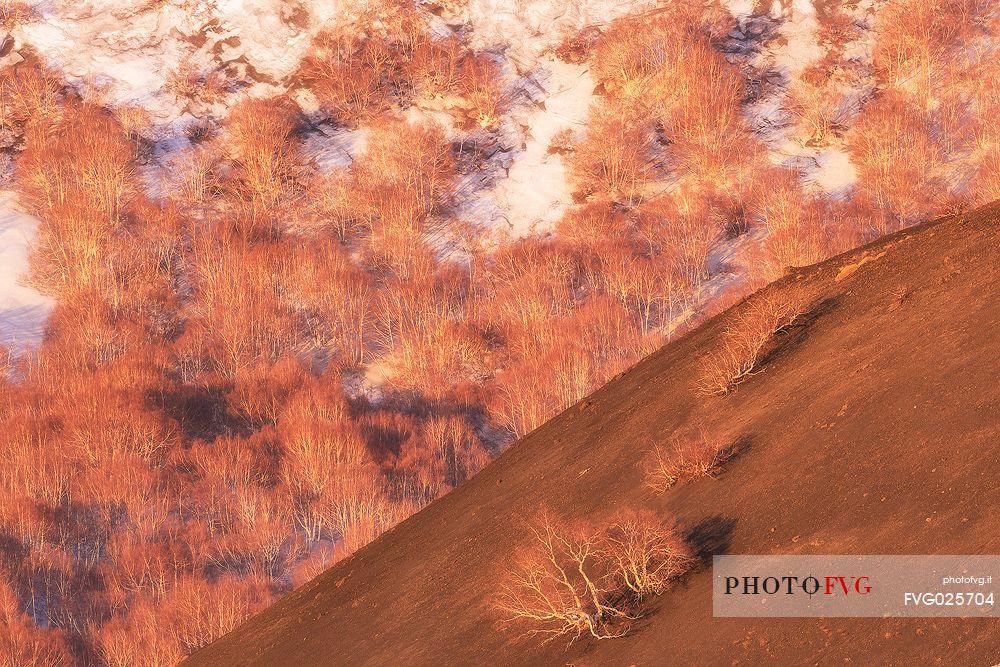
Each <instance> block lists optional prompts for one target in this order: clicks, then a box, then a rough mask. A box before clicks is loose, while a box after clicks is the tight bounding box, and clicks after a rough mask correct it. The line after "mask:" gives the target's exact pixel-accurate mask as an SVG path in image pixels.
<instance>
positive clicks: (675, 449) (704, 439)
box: [644, 431, 734, 493]
mask: <svg viewBox="0 0 1000 667" xmlns="http://www.w3.org/2000/svg"><path fill="white" fill-rule="evenodd" d="M733 454H734V452H733V449H732V448H731V447H728V448H724V447H721V446H720V445H719V443H718V442H716V441H715V440H713V439H711V438H709V437H708V436H707V435H706V434H705V432H704V431H701V432H699V433H698V435H695V436H683V437H682V436H675V437H674V438H673V441H672V442H671V443H670V444H669V445H666V446H660V445H656V446H655V447H654V448H653V450H652V451H651V452H650V453H649V455H648V456H647V457H646V460H645V462H644V468H645V471H646V486H647V487H649V488H650V489H652V490H653V491H655V492H656V493H663V492H664V491H666V490H667V489H669V488H670V487H672V486H674V485H675V484H678V483H680V482H682V481H685V480H688V479H696V478H698V477H712V476H714V475H715V473H716V472H717V471H718V470H719V468H720V467H721V466H722V465H723V464H724V463H725V462H726V461H727V460H729V459H730V458H731V457H732V456H733Z"/></svg>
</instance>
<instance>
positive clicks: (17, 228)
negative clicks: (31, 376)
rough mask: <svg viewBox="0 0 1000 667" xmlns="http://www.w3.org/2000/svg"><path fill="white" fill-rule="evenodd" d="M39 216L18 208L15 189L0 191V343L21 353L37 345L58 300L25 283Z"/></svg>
mask: <svg viewBox="0 0 1000 667" xmlns="http://www.w3.org/2000/svg"><path fill="white" fill-rule="evenodd" d="M37 228H38V220H36V219H35V218H33V217H31V216H30V215H28V214H26V213H23V212H21V211H19V210H18V208H17V204H16V200H15V198H14V195H13V193H11V192H9V191H0V345H3V346H4V347H7V348H9V349H10V350H11V351H12V352H14V353H18V352H21V351H23V350H24V349H25V348H26V347H28V346H34V345H37V344H38V343H39V342H40V341H41V339H42V334H43V333H44V329H45V321H46V319H47V318H48V315H49V311H51V310H52V307H53V306H54V305H55V303H54V302H53V301H52V300H51V299H49V298H48V297H46V296H44V295H42V294H39V293H38V292H36V291H35V290H33V289H31V288H30V287H26V286H24V285H23V284H21V280H22V278H23V277H24V274H25V272H27V270H28V247H29V246H30V244H31V242H32V240H33V239H34V237H35V232H36V229H37Z"/></svg>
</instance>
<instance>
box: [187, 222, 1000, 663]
mask: <svg viewBox="0 0 1000 667" xmlns="http://www.w3.org/2000/svg"><path fill="white" fill-rule="evenodd" d="M998 219H1000V206H996V205H994V206H993V207H989V208H987V209H983V210H981V211H978V212H975V213H971V214H966V215H965V216H962V217H954V218H945V219H942V220H938V221H935V222H932V223H928V224H925V225H921V226H919V227H915V228H912V229H910V230H907V231H905V232H902V233H899V234H896V235H894V236H891V237H888V238H885V239H883V240H881V241H879V242H877V243H876V244H874V245H873V246H870V247H867V248H862V249H861V250H858V251H855V252H853V253H850V254H848V255H845V256H841V257H838V258H834V259H832V260H830V261H827V262H825V263H823V264H820V265H817V266H814V267H809V268H804V269H794V270H792V271H790V273H789V275H788V276H786V278H784V279H783V280H781V281H779V282H777V283H775V284H773V285H771V286H769V287H768V288H766V289H767V290H779V291H781V290H791V289H794V288H795V287H796V286H805V287H806V288H807V289H809V290H810V292H811V293H812V294H814V295H815V296H816V298H817V299H818V301H819V302H820V304H821V305H820V306H819V307H818V308H817V309H816V310H815V311H814V312H813V313H812V314H811V315H810V316H809V317H807V318H805V319H804V320H803V321H802V323H801V324H799V325H797V326H796V327H795V328H794V329H793V330H792V331H790V332H789V333H788V335H787V336H785V337H784V339H783V340H782V344H781V346H780V348H779V349H778V350H777V351H776V352H775V353H774V354H772V355H771V356H770V357H769V358H768V359H766V361H765V363H764V364H763V365H762V367H761V371H760V372H758V373H757V374H755V375H754V376H753V377H751V378H750V379H749V380H748V381H747V382H745V383H743V384H742V385H740V386H739V387H737V388H736V390H735V391H734V392H732V393H731V394H730V395H728V396H720V397H703V396H700V395H698V394H697V393H696V392H694V391H693V390H692V384H693V381H694V379H695V378H696V377H697V372H698V363H699V359H698V358H699V355H701V354H703V353H705V352H707V351H709V350H710V349H711V348H712V346H713V344H714V342H715V341H716V338H717V336H718V335H719V333H720V332H721V331H722V328H723V326H724V324H725V317H726V314H725V313H724V314H722V315H721V316H719V317H716V318H714V319H713V320H710V321H709V322H707V323H706V324H705V325H704V326H702V327H700V328H699V329H697V330H696V331H694V332H693V333H691V334H689V335H688V336H686V337H684V338H682V339H680V340H678V341H676V342H674V343H673V344H670V345H668V346H666V347H664V348H663V349H661V350H660V351H659V352H657V353H655V354H653V355H652V356H650V357H649V358H647V359H645V360H644V361H642V362H641V363H639V364H638V365H637V366H635V367H634V368H633V369H631V370H629V371H628V372H626V373H624V374H622V375H621V376H619V377H618V378H616V379H614V380H613V381H612V382H610V383H608V384H607V385H606V386H604V387H603V388H601V389H600V390H599V391H597V392H596V393H594V394H593V395H592V396H591V397H589V398H587V399H586V400H584V401H582V402H581V403H580V404H578V405H576V406H574V407H572V408H570V409H568V410H566V411H565V412H563V413H562V414H560V415H559V416H557V417H556V418H555V419H553V420H551V421H550V422H548V423H547V424H545V425H544V426H543V427H541V428H539V429H538V430H537V431H535V432H533V433H531V434H530V435H528V436H527V437H525V438H523V439H522V440H520V441H519V442H518V443H516V444H515V445H513V446H511V447H510V448H509V449H508V450H507V451H506V452H505V453H504V454H503V455H502V456H500V457H499V458H498V459H497V460H496V461H495V462H494V463H492V464H491V465H489V466H488V467H487V468H486V469H485V470H483V471H482V472H481V473H480V474H479V475H478V476H476V478H475V479H473V480H472V481H471V482H469V483H467V484H465V485H464V486H462V487H461V488H459V489H457V490H456V491H454V492H452V493H451V494H449V495H447V496H445V497H444V498H442V499H440V500H438V501H436V502H434V503H432V504H431V505H430V506H428V507H427V508H426V509H424V510H423V511H421V512H419V513H418V514H416V515H415V516H413V517H411V518H410V519H408V520H407V521H405V522H403V523H402V524H400V525H399V526H397V527H396V528H394V529H393V530H391V531H389V532H388V533H386V534H384V535H382V536H381V537H380V538H379V539H378V540H376V541H375V542H373V543H372V544H370V545H368V546H367V547H365V548H364V549H362V550H360V551H359V552H358V553H356V554H355V555H354V556H353V557H351V558H349V559H347V560H344V561H342V562H340V563H338V564H337V565H336V566H334V567H333V568H331V569H330V570H328V571H327V572H325V573H324V574H323V575H321V576H319V577H317V578H316V579H315V580H313V581H312V582H310V583H308V584H306V585H305V586H303V587H301V588H300V589H298V590H296V591H295V592H293V593H291V594H290V595H288V596H287V597H286V598H284V599H283V600H282V601H281V602H279V603H278V604H276V605H274V606H272V607H271V608H269V609H267V610H266V611H264V612H263V613H261V614H260V615H258V616H257V617H255V618H253V619H251V620H249V621H248V622H247V623H245V624H244V625H243V626H241V627H239V628H238V629H237V630H235V631H234V632H232V633H230V634H229V635H227V636H225V637H223V638H222V639H220V640H218V641H216V642H215V643H214V644H212V645H210V646H208V647H206V648H205V649H203V650H202V651H200V652H198V653H197V654H195V655H194V656H192V657H191V658H190V659H189V660H188V661H187V662H186V663H185V665H188V666H189V667H200V666H210V665H219V666H221V665H341V664H351V665H354V664H359V665H360V664H363V665H486V664H489V665H559V664H569V663H571V664H576V665H633V664H634V665H844V664H848V665H931V664H941V665H993V664H995V663H997V662H1000V622H998V621H997V620H993V619H934V618H925V619H737V618H733V619H723V618H713V617H712V599H711V567H710V562H711V559H710V556H711V555H712V554H721V553H730V554H771V553H775V554H814V553H815V554H852V553H858V554H991V553H1000V513H998V511H997V510H998V505H1000V503H998V501H1000V469H998V466H997V460H998V455H1000V439H998V435H1000V391H998V388H997V381H998V374H1000V233H998V231H1000V223H998ZM866 257H867V258H868V261H862V260H863V259H864V258H866ZM852 266H853V267H854V268H850V267H852ZM838 276H839V277H840V279H839V280H837V278H838ZM695 424H703V425H704V426H705V428H706V429H707V430H708V431H709V432H711V433H714V434H715V435H716V436H717V437H719V438H722V439H723V440H725V441H728V442H733V443H735V442H742V443H745V444H746V445H748V447H747V449H746V450H745V451H743V453H742V454H741V455H739V456H738V457H736V458H734V459H733V460H731V461H729V462H728V463H727V464H726V466H725V468H724V469H723V471H722V473H721V474H720V475H719V476H718V477H717V478H716V479H712V478H702V479H698V480H695V481H692V482H690V483H688V484H684V485H680V486H677V487H674V488H673V489H671V490H670V491H668V492H667V493H665V494H663V495H659V496H656V495H654V494H652V493H651V492H650V491H649V490H648V489H646V488H644V486H643V471H642V466H641V460H642V459H643V457H644V456H645V455H646V454H647V452H648V451H649V450H650V448H651V446H652V445H653V443H655V442H662V441H665V440H667V439H668V438H669V436H670V435H671V434H672V433H674V432H675V431H676V430H678V429H685V428H689V427H691V426H692V425H695ZM542 503H545V504H547V505H548V506H549V507H551V508H552V509H553V510H555V512H556V513H558V514H561V515H563V516H565V517H567V518H569V519H582V518H589V519H593V520H595V521H596V520H599V519H602V518H605V517H607V516H608V515H609V514H611V513H613V512H615V511H616V510H618V509H621V508H622V507H624V506H628V505H632V506H643V507H649V508H651V509H654V510H656V511H658V512H662V513H672V514H674V515H675V516H677V517H678V518H679V519H680V520H681V521H682V522H683V524H684V525H685V526H686V528H687V530H688V535H689V538H690V539H691V540H692V541H693V543H694V544H695V545H696V547H697V549H698V551H699V552H700V553H701V555H702V556H703V557H705V558H707V562H706V563H705V564H703V565H702V566H701V567H700V568H699V569H698V570H696V571H695V572H693V573H692V574H690V575H688V576H687V577H686V578H685V579H684V580H683V581H682V582H680V583H679V584H678V585H677V586H675V587H674V588H672V589H671V590H670V591H668V592H667V593H665V594H663V595H660V596H658V597H655V598H652V599H650V600H649V601H648V602H647V603H646V605H645V607H644V608H643V617H642V618H641V619H640V620H639V621H638V622H637V623H636V624H635V625H634V626H633V628H632V630H631V632H630V633H629V635H628V636H626V637H623V638H620V639H610V640H604V641H595V640H590V639H582V638H581V639H580V640H578V641H576V642H574V643H573V644H571V645H569V646H567V642H566V641H563V640H562V639H559V640H556V641H553V642H550V643H548V644H545V645H543V644H542V643H541V641H540V640H539V639H538V638H537V637H536V638H531V637H524V636H522V635H521V634H519V633H518V632H516V631H514V630H512V629H510V628H507V629H504V628H501V627H498V624H497V617H496V614H495V612H493V611H492V610H491V609H490V607H489V606H488V605H487V604H486V600H487V599H488V598H489V597H490V596H491V595H492V594H493V593H494V592H495V590H496V582H497V579H498V577H499V575H500V573H501V572H502V571H504V568H505V566H506V564H507V563H508V562H509V560H510V557H511V554H512V553H513V552H515V551H516V550H517V548H518V547H519V546H521V545H523V544H524V543H525V540H526V537H525V535H524V532H523V528H522V526H523V521H524V520H525V519H530V518H531V517H533V516H534V515H535V513H536V512H537V510H538V508H539V506H540V504H542Z"/></svg>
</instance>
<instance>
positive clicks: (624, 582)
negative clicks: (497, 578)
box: [493, 509, 694, 641]
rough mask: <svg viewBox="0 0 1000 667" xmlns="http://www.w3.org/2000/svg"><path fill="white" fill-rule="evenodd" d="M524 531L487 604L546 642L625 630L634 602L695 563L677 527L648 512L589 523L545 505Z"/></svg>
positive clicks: (626, 513)
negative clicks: (562, 516) (576, 522)
mask: <svg viewBox="0 0 1000 667" xmlns="http://www.w3.org/2000/svg"><path fill="white" fill-rule="evenodd" d="M529 536H530V537H531V542H530V544H529V545H528V546H526V547H525V548H524V549H523V550H522V551H521V552H520V553H519V554H518V556H517V561H516V564H515V565H514V567H513V568H512V569H511V570H510V571H509V572H508V573H507V575H506V578H505V580H504V582H503V583H502V584H501V588H500V594H499V595H498V596H497V598H496V599H495V600H494V601H493V606H494V608H495V609H496V610H497V611H498V612H500V614H502V616H503V618H504V620H505V622H520V623H522V624H526V625H527V626H528V630H527V634H530V635H548V639H547V640H546V641H551V640H552V639H555V638H556V637H560V636H569V637H570V638H571V639H570V641H575V640H576V639H578V638H579V637H580V636H582V635H585V634H587V635H590V636H591V637H594V638H595V639H610V638H613V637H621V636H624V635H625V634H626V633H627V632H628V629H629V621H631V620H634V619H635V618H636V617H635V616H634V615H632V614H631V613H630V607H631V606H632V605H633V602H634V601H635V600H638V599H641V598H642V597H643V596H646V595H649V594H658V593H661V592H662V591H663V590H664V589H665V588H666V586H667V584H668V583H669V581H670V580H671V579H674V578H676V577H678V576H680V575H681V574H683V573H684V572H686V571H687V570H688V569H689V568H690V567H691V566H692V565H693V563H694V559H693V558H692V556H691V553H690V550H689V549H688V547H687V545H686V544H685V543H684V540H683V538H682V537H681V536H680V534H679V532H678V530H677V527H676V525H675V524H673V523H672V522H668V521H663V520H661V519H659V518H658V517H656V516H655V515H654V514H652V513H651V512H640V511H635V510H626V511H623V512H622V513H621V514H619V515H618V516H617V517H615V518H614V519H612V520H611V521H610V522H609V523H607V524H606V525H604V526H603V527H599V528H593V527H587V526H578V527H570V526H566V525H565V524H563V523H561V522H559V521H558V520H557V519H555V518H554V517H553V516H552V514H551V513H550V512H549V511H547V510H544V509H543V510H542V512H541V514H540V516H539V518H538V520H537V522H536V523H535V524H534V525H532V526H531V527H530V528H529Z"/></svg>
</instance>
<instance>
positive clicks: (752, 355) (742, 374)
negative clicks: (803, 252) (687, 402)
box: [696, 290, 807, 396]
mask: <svg viewBox="0 0 1000 667" xmlns="http://www.w3.org/2000/svg"><path fill="white" fill-rule="evenodd" d="M806 311H807V301H806V297H805V294H804V293H803V292H801V291H799V290H788V291H787V292H784V291H780V290H771V291H770V292H768V293H767V294H765V295H758V296H757V297H755V298H753V299H751V300H750V301H749V302H748V303H746V304H744V305H743V306H742V307H740V308H739V309H737V311H736V312H735V313H733V314H732V315H731V316H730V320H729V322H728V324H727V325H726V328H725V330H724V331H723V332H722V335H721V336H720V337H719V340H718V342H717V344H716V346H715V349H713V350H712V351H711V352H709V353H708V354H706V355H705V356H704V357H702V360H701V361H702V369H701V377H700V378H699V380H698V381H697V384H696V388H697V390H698V392H699V393H701V394H703V395H706V396H715V395H721V394H728V393H729V392H730V391H732V389H733V387H735V386H736V385H738V384H740V383H741V382H743V381H744V380H746V379H747V378H748V377H750V375H752V374H753V372H754V371H755V370H756V369H757V365H758V364H759V363H760V361H761V359H763V358H764V356H765V354H766V353H767V351H768V349H769V345H770V344H771V343H772V340H773V338H774V336H775V334H778V333H781V332H783V331H784V330H785V329H787V328H788V327H789V326H791V325H792V324H794V323H795V321H796V320H797V319H798V318H799V317H801V316H802V315H803V314H804V313H805V312H806Z"/></svg>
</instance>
